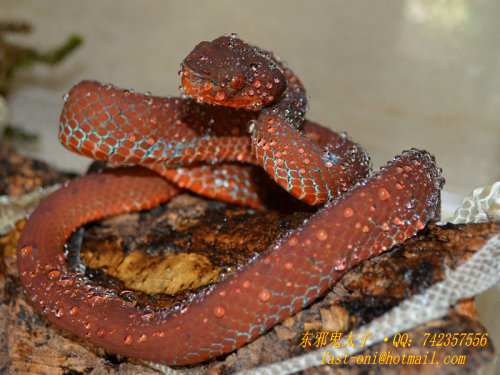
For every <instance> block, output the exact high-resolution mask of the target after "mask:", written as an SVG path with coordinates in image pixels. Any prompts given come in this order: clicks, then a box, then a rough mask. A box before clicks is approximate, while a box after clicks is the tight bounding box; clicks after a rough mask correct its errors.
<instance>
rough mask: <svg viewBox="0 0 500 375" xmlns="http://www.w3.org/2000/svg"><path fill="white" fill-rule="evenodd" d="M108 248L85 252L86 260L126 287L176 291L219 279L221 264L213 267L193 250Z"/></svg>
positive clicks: (153, 292)
mask: <svg viewBox="0 0 500 375" xmlns="http://www.w3.org/2000/svg"><path fill="white" fill-rule="evenodd" d="M108 250H109V251H106V248H105V249H103V250H101V251H99V254H94V255H93V256H92V257H87V256H86V255H85V254H87V255H89V254H88V253H87V252H85V253H84V254H82V258H83V261H84V263H86V264H87V265H88V266H89V267H91V268H96V269H102V270H104V271H105V272H106V273H107V274H108V275H110V276H113V277H115V278H117V279H119V280H121V281H122V282H123V283H124V284H125V286H126V287H127V288H130V289H133V290H137V291H141V292H145V293H149V294H156V293H166V294H175V293H178V292H180V291H183V290H186V289H195V288H198V287H201V286H203V285H207V284H209V283H212V282H216V281H218V280H219V276H220V272H221V270H222V268H221V267H213V266H212V264H211V263H210V261H209V260H208V258H207V257H205V256H204V255H200V254H194V253H180V254H172V253H169V254H160V255H157V256H149V255H147V254H144V253H143V252H139V251H134V252H131V253H130V254H127V255H125V256H123V253H120V252H116V251H111V250H110V249H108Z"/></svg>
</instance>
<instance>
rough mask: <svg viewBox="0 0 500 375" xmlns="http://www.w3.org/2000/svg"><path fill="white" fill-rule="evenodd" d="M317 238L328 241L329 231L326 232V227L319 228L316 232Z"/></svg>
mask: <svg viewBox="0 0 500 375" xmlns="http://www.w3.org/2000/svg"><path fill="white" fill-rule="evenodd" d="M316 238H317V239H318V240H319V241H326V240H327V239H328V233H326V231H325V230H324V229H319V230H318V231H317V232H316Z"/></svg>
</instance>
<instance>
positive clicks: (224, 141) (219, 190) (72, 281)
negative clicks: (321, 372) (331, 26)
mask: <svg viewBox="0 0 500 375" xmlns="http://www.w3.org/2000/svg"><path fill="white" fill-rule="evenodd" d="M180 74H181V77H182V91H183V93H184V94H185V97H191V98H192V99H187V98H184V97H183V98H162V97H154V96H151V95H142V94H137V93H133V92H131V91H127V90H120V89H117V88H115V87H113V86H111V85H105V84H100V83H96V82H90V81H84V82H81V83H79V84H77V85H76V86H74V87H73V88H72V90H71V91H70V92H69V94H68V95H67V97H66V98H65V104H64V108H63V111H62V115H61V121H60V133H59V136H60V140H61V142H62V143H63V145H64V146H66V147H67V148H68V149H70V150H72V151H75V152H78V153H81V154H83V155H86V156H88V157H91V158H94V159H98V160H106V161H110V162H112V163H114V164H115V165H124V164H126V165H129V164H136V165H138V166H135V167H122V168H116V169H111V170H107V171H105V172H104V173H100V174H89V175H86V176H85V177H82V178H80V179H78V180H75V181H72V182H71V183H69V184H67V185H66V186H64V187H63V188H61V189H60V190H58V191H57V192H55V193H54V194H52V195H51V196H49V197H48V198H47V199H46V200H44V201H43V202H42V203H41V204H40V206H39V207H38V208H37V209H36V210H35V211H34V212H33V214H32V215H31V217H30V218H29V220H28V222H27V223H26V225H25V228H24V230H23V232H22V235H21V238H20V240H19V244H18V253H17V256H18V267H19V274H20V276H21V280H22V283H23V285H24V288H25V290H26V294H27V296H28V298H29V300H30V301H31V302H32V304H33V306H34V307H35V308H36V310H37V311H39V312H40V313H41V314H42V315H44V316H45V318H46V319H48V320H49V321H51V322H53V323H54V324H56V325H57V326H59V327H61V328H63V329H65V330H67V331H69V332H72V333H73V334H75V335H77V336H80V337H82V338H84V339H86V340H88V341H90V342H92V343H94V344H96V345H98V346H100V347H102V348H104V349H106V350H108V351H110V352H113V353H119V354H122V355H125V356H130V357H135V358H141V359H144V360H148V361H153V362H157V363H162V364H167V365H182V364H190V363H196V362H200V361H204V360H208V359H210V358H213V357H216V356H218V355H221V354H224V353H228V352H230V351H232V350H234V349H236V348H238V347H240V346H242V345H244V344H246V343H248V342H250V341H252V340H254V339H255V338H256V337H258V336H259V335H261V334H263V333H264V332H266V331H267V330H269V329H270V328H271V327H273V326H274V325H276V324H277V323H279V322H281V321H283V320H284V319H285V318H287V317H289V316H290V315H292V314H293V313H295V312H297V311H299V310H301V309H303V308H304V307H305V306H307V305H309V304H311V303H312V302H313V301H314V300H315V299H316V298H318V297H319V296H321V295H322V294H324V293H325V291H326V290H327V289H328V288H330V287H331V286H332V285H333V284H334V283H335V282H336V281H337V280H338V279H339V277H340V276H341V275H342V274H343V273H344V272H345V271H346V270H348V269H349V268H351V267H353V266H354V265H356V264H358V263H360V262H362V261H363V260H365V259H367V258H370V257H373V256H375V255H377V254H380V253H381V252H383V251H385V250H387V249H390V248H391V247H392V246H394V245H395V244H398V243H401V242H403V241H405V240H406V239H407V238H409V237H411V236H413V235H414V234H415V233H416V232H417V231H418V230H419V229H422V228H423V227H424V226H425V225H426V223H427V222H428V221H429V220H431V219H434V218H435V217H436V215H438V212H439V209H438V204H439V196H440V189H441V187H442V184H443V180H442V178H441V177H440V172H439V169H438V168H437V167H436V166H435V162H434V158H433V157H432V156H431V155H430V154H429V153H427V152H426V151H420V150H416V149H412V150H410V151H405V152H403V153H402V155H400V156H397V157H395V159H394V160H393V161H392V162H390V163H389V164H387V165H386V166H384V167H382V169H381V170H380V172H378V173H376V174H373V175H372V176H370V177H368V173H369V169H370V163H369V159H368V156H367V154H366V153H365V151H364V150H363V149H362V148H361V147H360V146H358V145H357V144H356V143H353V142H352V141H350V140H349V139H348V138H346V136H345V135H343V134H337V133H335V132H333V131H330V130H328V129H326V128H324V127H322V126H320V125H317V124H314V123H312V122H309V121H307V120H305V119H304V116H305V112H306V107H307V98H306V93H305V90H304V88H303V86H302V84H301V82H300V81H299V79H298V78H297V77H296V76H295V75H294V74H293V72H292V71H291V70H290V69H288V68H287V67H286V66H285V65H284V64H283V63H281V62H280V61H279V60H277V59H276V58H275V57H274V56H273V54H272V53H270V52H267V51H264V50H261V49H259V48H257V47H253V46H250V45H248V44H247V43H245V42H243V41H242V40H240V39H238V38H237V37H235V36H223V37H220V38H218V39H215V40H214V41H212V42H202V43H200V44H199V45H197V46H196V47H195V49H194V50H193V51H192V52H191V53H190V54H189V55H188V57H186V59H185V60H184V62H183V63H182V68H181V73H180ZM228 107H231V108H228ZM251 164H256V165H260V166H261V167H262V168H263V169H264V170H265V171H266V172H267V174H269V176H270V177H271V178H272V179H273V180H274V181H276V183H277V184H279V185H280V186H281V187H282V188H283V189H285V190H287V191H288V192H289V193H290V194H292V195H293V196H295V197H296V198H298V199H301V200H303V201H304V202H306V203H308V204H310V205H319V206H320V208H319V210H318V211H317V212H316V214H314V215H313V216H312V217H311V218H310V219H309V220H307V221H306V222H304V223H303V224H302V225H301V226H300V227H299V228H298V229H296V230H294V231H292V232H290V233H287V234H286V235H284V236H282V238H281V239H280V240H279V241H278V242H277V243H275V244H274V245H273V246H271V247H270V248H269V249H268V250H267V251H266V252H265V253H264V254H263V255H262V256H260V257H257V258H256V259H253V260H252V261H250V262H249V263H248V264H247V265H246V266H244V267H242V268H241V269H240V270H238V272H236V273H235V274H233V275H231V276H229V277H228V278H226V279H224V280H223V281H221V282H220V283H218V284H216V285H215V286H213V287H211V288H208V290H207V291H205V292H204V293H202V294H203V295H201V296H198V297H196V298H194V299H193V300H192V301H190V302H189V303H188V304H187V305H186V306H184V307H183V308H179V309H176V308H174V309H164V310H160V309H158V310H156V311H149V310H148V311H145V310H144V308H141V307H138V306H132V305H131V304H130V303H127V301H125V300H123V299H122V298H120V297H119V296H117V295H116V293H112V292H111V291H109V290H108V291H107V290H103V289H102V288H101V289H99V288H95V287H93V284H92V281H91V280H89V279H87V278H85V277H83V276H82V275H81V274H75V273H73V272H72V271H71V270H70V269H69V268H68V265H67V263H66V259H65V255H64V252H63V248H64V246H65V243H66V241H67V239H68V237H69V236H70V235H71V234H72V232H74V231H75V230H76V229H77V228H78V227H80V226H82V225H84V224H86V223H88V222H90V221H94V220H97V219H100V218H103V217H107V216H110V215H116V214H118V213H122V212H128V211H135V210H144V209H148V208H150V207H153V206H156V205H158V204H160V203H161V202H165V201H167V200H169V199H171V198H172V197H173V196H175V195H176V194H178V193H179V191H181V190H182V189H189V190H191V191H193V192H195V193H197V194H201V195H203V196H206V197H210V198H214V199H219V200H224V201H226V202H231V203H238V204H242V205H246V206H249V207H252V208H255V209H263V208H264V205H263V203H262V201H261V200H260V199H259V195H258V194H257V189H256V186H255V184H254V182H252V179H251V178H250V175H249V169H248V165H251Z"/></svg>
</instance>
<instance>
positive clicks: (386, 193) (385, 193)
mask: <svg viewBox="0 0 500 375" xmlns="http://www.w3.org/2000/svg"><path fill="white" fill-rule="evenodd" d="M377 195H378V197H379V199H380V200H383V201H385V200H387V199H389V198H390V197H391V194H390V193H389V191H387V189H386V188H380V189H378V191H377Z"/></svg>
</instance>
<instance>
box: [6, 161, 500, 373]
mask: <svg viewBox="0 0 500 375" xmlns="http://www.w3.org/2000/svg"><path fill="white" fill-rule="evenodd" d="M0 154H1V152H0ZM16 157H18V156H16ZM10 158H12V156H11V157H10ZM9 160H11V159H9ZM14 160H16V158H14ZM17 160H21V161H22V160H23V159H22V158H20V159H17ZM0 163H1V160H0ZM22 163H26V164H23V165H26V167H25V168H28V170H27V171H25V172H23V173H22V174H21V177H22V178H21V177H19V178H15V176H13V177H11V178H8V179H7V185H8V186H4V187H3V188H4V189H5V190H4V191H7V192H13V191H21V192H24V191H28V190H29V189H31V188H33V187H34V186H39V185H40V184H43V183H42V182H41V181H47V180H50V183H53V182H55V181H56V180H64V179H65V178H66V176H65V175H61V174H57V172H56V171H52V170H46V171H45V170H44V171H43V172H41V176H38V175H37V174H36V172H35V171H33V174H31V173H30V172H29V165H33V164H30V162H29V161H27V160H24V161H22ZM12 170H14V169H12ZM23 170H24V169H23ZM52 173H53V174H54V176H56V177H54V178H53V179H52V178H48V177H47V179H45V177H43V176H45V175H47V176H51V174H52ZM30 176H33V177H32V178H33V179H34V180H36V181H31V180H30ZM4 181H5V180H4ZM16 184H19V186H16ZM310 215H311V213H310V212H307V211H299V212H295V213H286V214H283V213H279V212H277V211H270V212H264V213H259V212H255V211H252V210H248V209H245V208H241V207H238V206H234V205H228V204H224V203H221V202H215V201H211V200H206V199H202V198H199V197H195V196H193V195H191V194H182V195H181V196H179V197H177V198H175V199H174V200H173V201H171V202H169V203H167V204H165V205H162V206H160V207H157V208H154V209H152V210H149V211H145V212H140V213H132V214H126V215H120V216H117V217H113V218H109V219H106V220H103V221H101V222H99V223H92V224H90V225H88V226H87V227H86V228H85V230H84V233H83V246H82V251H81V259H82V262H83V263H84V264H85V266H86V273H87V275H88V276H89V277H92V278H93V279H94V280H97V281H98V282H99V283H101V284H102V285H105V286H107V287H111V288H114V289H116V290H117V292H118V293H129V294H130V298H131V299H132V301H133V302H134V303H137V304H138V305H151V306H153V307H156V308H158V307H170V306H173V305H175V304H177V303H182V301H183V299H185V298H186V297H187V296H189V295H190V294H191V293H195V292H196V288H198V287H201V288H203V286H204V285H209V284H211V283H213V282H217V281H218V280H219V279H220V278H221V277H224V276H225V275H228V274H230V273H232V272H234V270H236V269H237V267H238V266H240V265H242V264H244V263H245V262H247V261H248V260H249V259H251V258H252V257H254V256H256V255H257V254H259V253H261V252H262V251H264V250H265V249H266V248H267V247H269V245H270V244H272V243H274V242H275V241H276V240H277V239H278V238H279V237H280V236H281V235H283V233H286V232H287V231H289V230H293V229H294V228H296V227H297V226H299V225H300V223H301V222H302V221H303V220H304V219H305V218H307V217H309V216H310ZM22 225H23V223H19V224H18V225H17V230H15V231H12V232H10V233H9V234H7V235H6V236H4V237H1V238H0V253H1V256H0V288H1V290H2V299H1V300H0V314H2V316H3V319H0V372H3V371H5V372H6V373H16V374H28V373H29V374H33V373H34V374H38V373H43V374H90V373H92V374H128V373H131V374H132V373H143V374H148V373H156V370H153V369H151V368H149V367H147V365H144V364H142V363H141V362H140V361H136V360H130V359H127V358H122V357H119V356H116V355H113V354H109V353H105V352H104V351H102V350H101V349H99V348H97V347H95V346H91V345H89V344H87V343H85V342H84V341H83V340H80V339H78V338H75V337H74V336H72V335H69V334H67V333H65V332H62V331H61V330H59V329H58V328H56V327H55V326H53V325H51V324H48V323H46V322H45V321H44V320H43V318H41V317H40V316H39V315H38V314H36V313H34V312H33V310H32V308H31V306H30V305H29V303H28V301H27V300H26V298H25V296H24V294H23V292H22V288H21V286H20V283H19V279H18V276H17V269H16V265H15V246H16V241H17V238H18V235H19V231H20V229H21V228H22ZM499 231H500V226H499V225H495V224H483V225H476V226H472V225H466V226H452V225H448V226H445V227H436V226H433V225H429V226H428V227H427V228H426V229H424V230H423V231H421V232H420V233H419V234H418V236H416V237H415V238H413V239H411V240H410V241H407V242H406V243H405V244H404V245H403V246H399V247H397V248H395V249H393V250H392V251H390V252H388V253H385V254H382V255H381V256H378V257H376V258H373V259H371V260H370V261H367V262H364V263H362V264H360V265H359V266H357V267H355V268H354V269H352V270H351V271H349V272H348V273H346V274H345V275H344V277H343V278H342V279H341V280H340V281H339V282H338V283H337V284H336V285H335V286H334V287H333V288H332V290H331V291H330V292H329V293H328V294H327V295H326V296H325V297H324V298H322V299H321V300H320V301H318V302H317V303H315V304H314V305H312V306H311V307H309V308H308V309H306V310H304V311H301V312H300V313H298V314H296V315H294V316H293V317H291V318H288V319H287V320H285V321H284V322H283V323H282V324H280V325H278V326H276V327H275V328H274V329H272V330H271V331H270V332H268V333H267V334H265V335H263V336H262V337H260V338H258V339H257V340H255V341H254V342H252V343H250V344H249V345H246V346H244V347H243V348H241V349H239V350H237V351H236V352H234V353H231V354H229V355H227V356H225V357H223V358H219V359H218V360H217V361H213V362H211V363H208V364H203V365H202V366H193V367H191V368H188V369H187V370H186V372H187V373H207V372H208V373H211V374H228V373H234V372H237V371H239V370H243V369H247V368H252V367H255V366H259V365H263V364H267V363H272V362H275V361H280V360H284V359H286V358H290V357H292V356H295V355H299V354H303V353H305V352H307V351H309V350H312V349H314V348H313V347H312V346H309V347H306V348H302V347H301V346H300V345H299V344H300V343H301V338H302V334H303V333H304V332H305V331H309V332H311V333H316V332H320V331H330V332H336V331H342V332H348V331H350V330H352V329H354V328H356V327H359V326H361V325H363V324H365V323H367V322H369V321H371V320H372V319H373V318H375V317H377V316H380V315H382V314H383V313H384V312H386V311H388V310H389V309H390V308H392V307H393V306H395V305H397V304H398V303H399V302H400V301H402V300H404V299H406V298H408V297H410V296H412V295H413V294H416V293H420V292H422V291H423V290H425V289H426V288H427V287H429V286H430V285H432V284H434V283H436V282H438V281H440V280H442V278H443V276H444V270H445V268H446V267H449V268H452V269H453V268H456V267H457V266H458V265H459V264H461V263H463V262H464V261H465V260H467V259H468V258H469V257H470V256H471V255H472V254H473V253H474V252H475V251H477V250H478V249H479V248H480V247H481V245H482V244H483V243H484V242H485V241H486V239H487V238H489V237H490V236H491V235H492V234H493V233H498V232H499ZM79 235H80V234H77V235H75V236H79ZM75 238H76V239H78V237H75ZM72 251H73V252H74V250H72ZM74 254H75V253H73V263H74V264H72V266H73V267H79V265H78V261H76V262H75V256H74ZM76 258H78V257H76ZM70 259H71V257H70ZM172 270H173V271H172ZM131 289H132V290H135V291H134V293H130V292H129V291H130V290H131ZM429 332H430V333H433V332H450V333H462V332H473V333H474V332H480V333H482V332H484V328H483V327H482V326H481V325H480V324H479V323H478V322H476V321H475V310H474V307H473V301H472V300H468V301H463V302H462V303H459V304H458V305H457V306H456V307H455V308H453V309H450V312H449V314H448V316H446V317H443V318H442V319H439V320H436V321H432V322H429V323H427V324H425V325H424V326H421V327H418V328H417V329H414V330H412V331H411V332H409V335H410V336H411V338H412V339H413V340H414V342H415V344H414V345H413V346H412V347H411V348H409V349H408V348H406V349H404V350H403V349H399V350H398V349H397V348H394V347H393V346H392V344H391V342H390V341H389V342H387V343H383V344H378V345H374V346H373V347H371V348H369V349H367V350H366V351H365V352H364V353H363V354H368V353H371V354H374V353H376V352H379V353H380V352H382V351H390V352H392V353H398V352H399V353H400V354H402V353H407V354H421V355H425V352H426V351H428V350H429V349H428V348H425V347H423V346H422V345H419V344H417V343H418V342H419V340H421V339H422V338H423V335H424V333H429ZM172 339H173V340H175V338H172ZM435 351H436V358H442V357H443V356H444V355H456V354H462V355H466V356H467V362H466V365H465V366H446V367H442V366H430V365H422V366H406V367H404V366H395V365H393V366H385V367H376V366H361V365H351V366H344V365H342V366H337V365H325V366H321V367H318V368H313V369H309V370H307V371H305V373H307V374H324V373H340V374H360V373H363V374H378V373H380V374H382V373H383V374H396V373H398V374H405V373H411V374H424V373H425V374H429V373H432V374H434V373H436V374H441V373H453V374H466V373H475V372H476V371H477V369H478V368H480V367H481V366H483V365H484V364H486V363H488V362H489V361H491V360H492V357H493V348H492V346H491V344H488V345H486V346H482V347H472V346H469V347H465V346H458V347H440V348H435Z"/></svg>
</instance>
